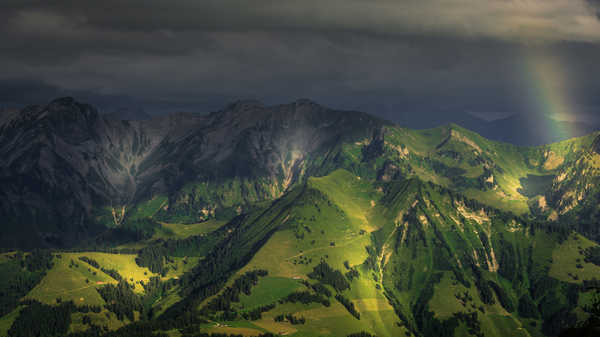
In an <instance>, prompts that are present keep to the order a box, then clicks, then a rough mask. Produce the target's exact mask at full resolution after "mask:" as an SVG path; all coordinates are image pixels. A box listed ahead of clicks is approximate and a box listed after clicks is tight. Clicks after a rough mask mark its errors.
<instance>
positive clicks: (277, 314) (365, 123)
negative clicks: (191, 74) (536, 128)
mask: <svg viewBox="0 0 600 337" xmlns="http://www.w3.org/2000/svg"><path fill="white" fill-rule="evenodd" d="M0 118H1V119H0V154H1V156H2V158H3V159H4V160H3V161H2V162H0V181H1V183H0V218H1V219H3V233H4V234H3V235H2V237H0V246H1V247H3V248H4V249H5V251H7V253H5V254H3V255H2V259H1V260H0V269H1V268H7V270H8V269H9V264H10V263H13V262H14V261H15V260H21V261H25V262H22V263H21V265H22V267H21V269H18V268H17V269H10V270H11V272H14V273H15V275H16V274H19V273H29V274H27V275H33V274H35V273H36V272H37V269H34V267H29V264H27V262H26V261H28V258H27V256H28V255H25V256H21V255H18V253H14V251H13V250H15V249H21V250H29V251H31V250H33V249H37V248H46V249H50V250H49V252H50V253H49V254H51V255H50V258H49V259H50V260H51V262H50V263H49V266H48V267H47V268H41V269H40V270H43V273H42V274H40V275H42V276H40V278H39V280H37V281H36V282H32V283H31V284H29V285H25V286H23V287H22V294H21V295H19V296H16V295H15V298H14V299H13V300H11V301H12V302H11V301H8V300H6V301H5V302H6V304H5V302H3V303H1V304H2V308H5V309H4V311H0V313H2V314H5V316H3V317H2V318H0V333H2V332H3V331H5V332H6V334H8V335H9V336H19V335H24V334H23V333H24V331H28V333H32V334H33V333H35V332H36V331H37V332H39V331H38V330H35V329H37V328H36V327H37V325H35V327H32V326H33V325H31V324H27V322H29V321H28V320H31V319H32V318H31V317H32V316H33V315H34V313H35V312H36V311H34V310H38V311H37V312H38V313H39V312H54V311H57V310H66V312H67V313H68V314H67V316H68V317H69V319H68V324H66V328H64V329H63V328H60V329H62V330H60V329H59V328H57V327H64V326H65V324H62V325H61V324H54V323H52V328H50V327H45V326H42V327H40V329H49V330H48V331H50V330H52V329H58V330H52V331H53V332H52V333H54V334H55V335H66V334H67V333H69V334H71V335H72V336H98V335H106V336H137V335H139V336H144V335H148V334H150V333H154V334H156V335H160V334H163V335H168V336H196V335H200V334H201V333H225V334H241V335H248V336H250V335H259V334H280V335H294V336H369V335H377V336H400V335H406V336H557V335H559V334H561V333H563V334H564V333H569V332H568V331H569V330H567V329H569V328H574V327H576V326H577V325H578V324H579V326H580V328H581V329H583V327H582V326H586V325H585V324H588V323H589V322H591V320H592V319H594V317H596V316H594V315H596V313H594V311H593V310H591V309H590V308H589V305H590V303H593V295H594V291H593V289H595V287H597V286H598V281H597V277H600V248H599V247H598V243H597V242H598V239H599V238H600V231H599V230H598V228H599V226H598V224H599V221H600V220H599V219H600V207H599V200H600V188H599V187H598V186H600V184H599V183H600V133H599V132H594V133H589V134H587V135H584V136H582V137H579V138H572V139H568V140H564V141H561V142H556V143H551V144H545V145H540V146H536V147H524V146H517V145H512V144H508V143H502V142H499V141H495V140H490V139H487V138H484V137H482V136H480V135H479V134H478V133H475V132H473V131H470V130H468V129H466V128H464V127H462V126H459V125H457V124H453V123H451V124H446V125H443V126H439V127H435V128H431V129H420V130H415V129H409V128H405V127H403V126H401V125H397V124H394V123H391V122H389V121H386V120H383V119H380V118H377V117H374V116H372V115H369V114H366V113H362V112H355V111H338V110H334V109H329V108H326V107H323V106H321V105H319V104H316V103H315V102H312V101H310V100H306V99H302V100H298V101H295V102H293V103H290V104H283V105H276V106H264V105H263V104H261V103H260V102H257V101H238V102H235V103H233V104H231V105H229V106H227V107H225V108H224V109H222V110H220V111H216V112H212V113H210V114H194V113H174V114H169V115H164V116H160V117H154V118H150V119H141V120H122V119H121V118H120V117H118V116H116V115H113V114H109V115H102V114H100V113H98V111H97V110H96V109H95V108H94V107H92V106H90V105H87V104H82V103H79V102H77V101H76V100H74V99H73V98H70V97H66V98H60V99H56V100H54V101H52V102H50V103H49V104H47V105H38V106H30V107H27V108H25V109H22V110H19V111H10V112H5V113H4V114H3V115H2V116H1V117H0ZM495 123H496V124H493V125H495V127H493V128H490V131H489V132H490V133H491V132H496V135H497V137H494V138H496V139H503V140H508V138H502V137H503V136H502V135H501V134H500V132H499V131H498V130H510V127H509V126H510V125H515V124H518V125H520V126H521V127H528V128H529V127H533V125H532V124H527V123H526V122H525V121H523V120H521V119H518V118H513V119H510V118H509V119H506V120H502V121H497V122H495ZM540 123H542V122H540ZM500 125H502V127H499V126H500ZM563 129H564V126H563ZM580 130H585V128H584V127H582V128H580ZM581 132H583V131H581ZM563 136H564V135H550V136H549V137H550V138H553V137H563ZM507 137H508V136H507ZM511 137H512V138H510V137H509V138H510V139H513V140H514V139H516V138H514V136H511ZM537 139H540V138H539V137H538V138H537ZM522 141H523V142H528V141H529V140H525V138H522ZM37 254H41V253H39V251H37V250H33V253H31V256H34V257H35V256H37ZM59 255H60V257H58V256H59ZM69 259H70V262H69ZM80 264H83V265H84V266H85V267H83V268H80ZM10 268H16V267H14V266H13V267H10ZM86 268H87V271H86ZM19 275H20V274H19ZM28 277H32V276H28ZM67 278H68V279H70V280H71V281H69V282H65V279H67ZM84 281H85V283H83V282H84ZM90 282H91V283H90ZM94 282H95V283H94ZM57 284H58V285H57ZM88 284H91V286H90V285H88ZM3 287H4V285H2V284H0V294H5V293H3V291H5V290H4V289H7V288H5V287H4V288H3ZM6 287H8V286H6ZM13 289H14V287H13ZM19 289H21V287H19ZM23 289H24V290H23ZM0 298H2V296H0ZM67 300H73V301H74V306H73V307H65V305H64V303H65V302H66V301H67ZM3 301H4V300H3ZM86 301H91V302H90V303H93V304H94V305H96V304H97V305H98V306H99V307H100V309H98V310H99V311H98V312H95V311H94V312H92V313H89V314H85V313H82V311H81V310H83V309H81V308H82V305H83V304H86V305H87V304H88V302H86ZM36 306H37V307H36ZM38 307H39V308H38ZM44 310H46V311H44ZM53 310H54V311H53ZM69 310H70V311H69ZM61 312H62V311H61ZM48 315H50V316H52V315H51V314H48ZM59 316H60V315H53V316H52V317H54V318H53V319H54V320H58V318H56V317H59ZM60 317H62V316H60ZM84 317H87V318H85V319H84ZM62 323H64V322H62ZM588 325H589V324H588ZM3 326H4V327H5V328H4V330H2V329H3ZM586 328H587V327H586ZM590 329H593V327H592V328H590ZM40 331H41V330H40ZM44 331H45V330H44ZM571 331H573V330H571ZM577 331H579V332H581V331H582V330H577ZM590 331H591V330H590ZM33 335H35V334H33Z"/></svg>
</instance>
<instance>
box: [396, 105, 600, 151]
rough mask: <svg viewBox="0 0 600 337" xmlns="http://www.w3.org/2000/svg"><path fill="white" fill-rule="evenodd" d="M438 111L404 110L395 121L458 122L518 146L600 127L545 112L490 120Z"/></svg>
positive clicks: (415, 125)
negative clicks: (406, 111) (562, 118)
mask: <svg viewBox="0 0 600 337" xmlns="http://www.w3.org/2000/svg"><path fill="white" fill-rule="evenodd" d="M438 115H439V114H436V115H435V116H432V114H428V113H421V114H404V115H402V114H401V115H399V116H395V117H394V121H395V122H397V123H399V124H400V125H404V126H406V127H410V128H416V129H427V128H434V127H436V126H438V125H442V124H448V123H455V124H458V125H460V126H462V127H464V128H467V129H469V130H472V131H475V132H477V133H479V134H480V135H482V136H483V137H485V138H488V139H492V140H496V141H501V142H506V143H510V144H514V145H519V146H540V145H544V144H549V143H554V142H559V141H563V140H567V139H569V138H572V137H581V136H585V135H587V134H590V133H592V132H594V131H598V130H600V124H598V123H594V122H591V123H587V122H576V121H574V122H568V121H558V120H555V119H552V118H550V117H548V116H546V115H543V114H525V113H521V114H514V115H511V116H508V117H505V118H500V119H496V120H491V121H487V120H484V119H481V118H478V117H476V116H473V115H471V114H469V113H460V112H452V113H448V114H446V115H442V116H438Z"/></svg>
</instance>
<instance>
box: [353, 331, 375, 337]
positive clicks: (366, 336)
mask: <svg viewBox="0 0 600 337" xmlns="http://www.w3.org/2000/svg"><path fill="white" fill-rule="evenodd" d="M347 337H377V336H375V335H371V334H370V333H368V332H365V331H361V332H356V333H351V334H349V335H348V336H347Z"/></svg>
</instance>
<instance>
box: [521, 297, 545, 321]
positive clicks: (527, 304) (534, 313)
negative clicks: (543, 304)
mask: <svg viewBox="0 0 600 337" xmlns="http://www.w3.org/2000/svg"><path fill="white" fill-rule="evenodd" d="M518 312H519V316H521V317H524V318H538V317H540V313H539V311H538V309H537V306H536V305H535V302H533V300H532V299H531V296H529V294H525V295H523V296H521V298H520V299H519V306H518Z"/></svg>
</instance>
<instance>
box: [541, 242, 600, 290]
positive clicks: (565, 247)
mask: <svg viewBox="0 0 600 337" xmlns="http://www.w3.org/2000/svg"><path fill="white" fill-rule="evenodd" d="M593 246H597V244H596V243H594V242H592V241H590V240H588V239H586V238H585V237H583V236H581V235H578V234H573V235H570V236H569V238H568V240H566V241H565V242H563V243H562V244H561V245H560V246H558V247H557V248H556V249H554V251H553V252H552V265H551V267H550V272H549V274H550V276H552V277H554V278H556V279H559V280H561V281H565V282H571V283H582V282H583V280H591V279H592V278H599V277H600V266H597V265H595V264H593V263H587V262H585V261H584V256H583V254H581V253H580V251H581V250H583V249H586V248H588V247H593ZM578 265H579V266H580V267H581V268H578V267H577V266H578ZM574 276H576V277H574Z"/></svg>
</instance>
